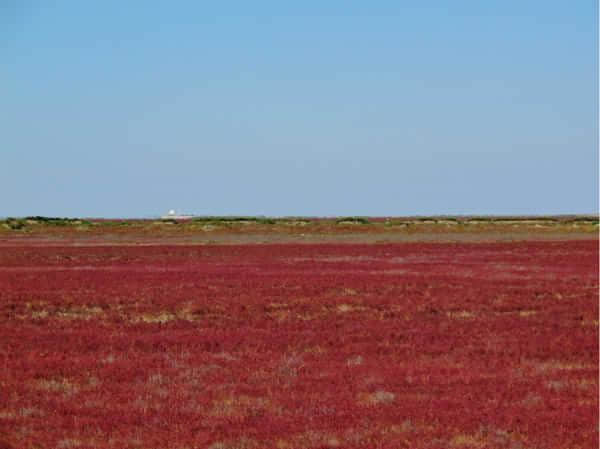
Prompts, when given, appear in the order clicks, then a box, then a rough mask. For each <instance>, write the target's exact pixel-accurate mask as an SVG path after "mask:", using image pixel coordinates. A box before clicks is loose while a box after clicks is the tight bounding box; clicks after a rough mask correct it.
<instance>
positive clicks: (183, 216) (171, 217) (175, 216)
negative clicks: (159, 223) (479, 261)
mask: <svg viewBox="0 0 600 449" xmlns="http://www.w3.org/2000/svg"><path fill="white" fill-rule="evenodd" d="M160 218H161V219H163V220H189V219H190V218H194V216H193V215H187V214H178V213H176V212H175V209H171V210H170V211H169V212H167V214H166V215H163V216H161V217H160Z"/></svg>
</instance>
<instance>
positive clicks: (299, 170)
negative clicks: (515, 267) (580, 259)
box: [0, 0, 598, 217]
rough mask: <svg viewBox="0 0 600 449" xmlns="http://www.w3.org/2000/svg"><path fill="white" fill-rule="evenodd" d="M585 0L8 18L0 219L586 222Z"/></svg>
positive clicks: (3, 41) (283, 5)
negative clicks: (570, 218)
mask: <svg viewBox="0 0 600 449" xmlns="http://www.w3.org/2000/svg"><path fill="white" fill-rule="evenodd" d="M597 3H598V2H597V1H594V0H575V1H565V0H557V1H552V0H550V1H549V0H543V1H542V0H527V1H522V0H518V1H517V0H508V1H507V0H503V1H480V0H471V1H468V0H465V1H458V2H457V1H450V0H446V1H418V0H414V1H396V0H379V1H374V2H368V1H364V0H357V1H352V0H343V1H342V0H339V1H312V0H308V1H301V2H282V1H275V0H272V1H260V0H257V1H254V2H250V1H230V2H198V1H174V2H168V1H141V0H140V1H133V0H132V1H121V0H120V1H79V0H72V1H66V0H56V1H42V0H39V1H36V0H28V1H21V0H6V1H2V2H0V192H1V193H0V216H11V215H12V216H21V215H34V214H35V215H38V214H39V215H52V216H56V215H60V216H106V217H118V216H127V217H134V216H150V215H157V214H161V213H164V212H165V211H166V210H168V209H172V208H174V209H176V210H178V211H181V212H192V213H198V214H252V215H260V214H265V215H349V214H359V215H408V214H473V213H477V214H545V213H551V214H555V213H589V212H597V211H598V41H597V32H598V29H597V20H598V10H597V8H598V6H597Z"/></svg>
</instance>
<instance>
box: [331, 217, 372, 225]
mask: <svg viewBox="0 0 600 449" xmlns="http://www.w3.org/2000/svg"><path fill="white" fill-rule="evenodd" d="M335 223H336V224H344V223H357V224H371V222H370V221H369V219H368V218H366V217H340V218H337V219H336V220H335Z"/></svg>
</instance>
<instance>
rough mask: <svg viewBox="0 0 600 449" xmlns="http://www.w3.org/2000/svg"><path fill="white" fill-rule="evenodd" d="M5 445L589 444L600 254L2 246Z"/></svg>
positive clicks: (592, 244) (569, 245)
mask: <svg viewBox="0 0 600 449" xmlns="http://www.w3.org/2000/svg"><path fill="white" fill-rule="evenodd" d="M0 314H1V320H0V442H1V443H2V444H3V445H4V446H2V444H0V446H2V447H8V448H15V449H16V448H19V449H21V448H32V449H33V448H140V449H141V448H145V449H146V448H156V449H158V448H173V449H186V448H189V449H191V448H212V449H252V448H325V447H328V448H335V447H340V448H390V449H391V448H403V447H406V448H510V449H518V448H522V449H527V448H532V449H533V448H591V447H595V446H596V443H597V439H598V242H597V240H587V241H570V242H566V241H552V242H531V241H523V242H512V243H464V242H463V243H403V244H378V245H374V244H370V245H369V244H347V245H339V244H338V245H336V244H303V245H296V244H281V245H223V246H218V245H205V246H191V245H190V246H181V245H179V246H118V245H117V246H60V245H56V244H55V245H53V246H44V245H38V246H30V247H28V246H19V245H17V244H15V246H10V245H9V244H7V245H5V246H3V247H1V248H0Z"/></svg>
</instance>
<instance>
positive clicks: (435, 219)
mask: <svg viewBox="0 0 600 449" xmlns="http://www.w3.org/2000/svg"><path fill="white" fill-rule="evenodd" d="M477 224H497V225H543V226H552V225H588V226H598V224H599V220H598V216H597V215H569V216H431V217H365V216H349V217H264V216H195V217H191V218H186V219H177V218H156V219H102V218H66V217H45V216H39V215H36V216H28V217H19V218H14V217H8V218H5V219H2V220H0V230H2V229H4V230H11V231H26V230H29V229H39V228H42V227H44V226H47V227H76V228H77V229H79V230H86V229H90V228H96V227H115V226H116V227H123V226H132V227H139V226H147V225H151V226H160V225H180V226H184V227H190V228H194V227H195V226H197V225H201V226H204V227H205V226H215V227H220V226H224V227H231V226H239V225H255V226H273V225H282V226H310V225H319V226H324V225H325V226H333V227H343V226H355V225H375V226H385V227H397V226H404V227H406V226H419V225H446V226H449V225H477Z"/></svg>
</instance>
